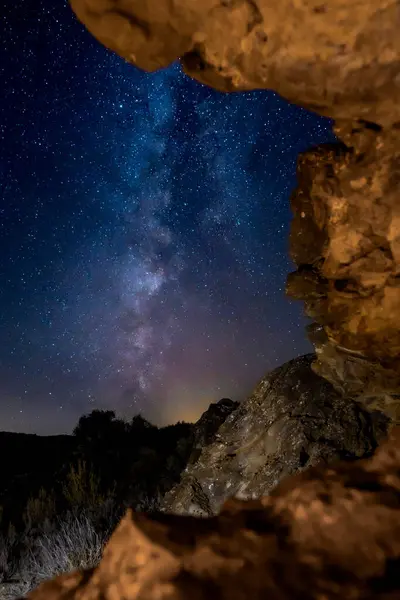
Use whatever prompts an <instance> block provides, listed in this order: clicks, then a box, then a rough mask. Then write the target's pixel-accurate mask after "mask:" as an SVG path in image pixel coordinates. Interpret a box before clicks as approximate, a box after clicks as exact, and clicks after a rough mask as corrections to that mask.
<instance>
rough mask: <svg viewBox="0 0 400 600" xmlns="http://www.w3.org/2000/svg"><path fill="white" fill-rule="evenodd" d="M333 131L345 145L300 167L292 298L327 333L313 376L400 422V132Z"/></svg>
mask: <svg viewBox="0 0 400 600" xmlns="http://www.w3.org/2000/svg"><path fill="white" fill-rule="evenodd" d="M335 130H336V133H337V136H338V138H339V139H340V140H341V141H342V142H343V143H338V144H336V145H335V144H333V145H326V146H319V147H318V148H316V149H313V150H310V151H309V152H306V153H305V154H303V155H301V156H300V157H299V160H298V187H297V189H296V190H295V191H294V193H293V195H292V210H293V214H294V218H293V223H292V229H291V255H292V258H293V260H294V262H295V263H296V264H297V265H298V269H297V271H296V272H295V273H292V274H291V275H290V276H289V278H288V284H287V291H288V293H289V295H291V296H294V297H296V298H299V299H301V300H303V301H304V305H305V309H306V312H307V314H308V315H309V316H310V317H312V318H313V319H314V320H315V321H316V322H317V323H318V324H319V325H320V327H316V326H312V327H311V328H310V338H311V340H312V341H313V342H314V345H315V347H316V350H317V357H318V360H317V361H316V363H315V364H314V369H315V370H316V372H317V373H319V374H320V375H322V376H323V377H326V379H328V380H329V381H331V383H332V384H333V385H334V386H335V387H336V388H337V389H338V390H340V391H341V392H342V393H344V394H346V395H347V396H351V397H353V398H357V399H358V400H359V401H361V402H363V404H364V405H365V406H366V407H367V408H369V407H371V408H379V409H380V410H383V411H385V412H387V413H388V414H389V415H390V416H391V417H392V418H393V419H394V420H395V421H398V422H400V410H399V407H400V404H399V398H400V397H399V390H400V196H399V184H400V170H399V168H400V140H399V135H398V134H399V130H398V129H397V127H393V128H387V129H383V128H380V127H378V126H377V125H373V124H371V123H362V122H351V121H339V122H337V124H336V127H335ZM321 326H322V327H321Z"/></svg>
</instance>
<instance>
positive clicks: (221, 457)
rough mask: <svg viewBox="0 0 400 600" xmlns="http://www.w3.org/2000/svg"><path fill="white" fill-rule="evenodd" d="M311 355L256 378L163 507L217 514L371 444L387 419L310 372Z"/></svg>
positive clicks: (367, 449) (367, 451) (369, 448)
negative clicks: (229, 503)
mask: <svg viewBox="0 0 400 600" xmlns="http://www.w3.org/2000/svg"><path fill="white" fill-rule="evenodd" d="M314 358H315V356H314V355H313V354H309V355H307V356H303V357H300V358H297V359H295V360H292V361H290V362H288V363H286V364H285V365H283V366H282V367H279V368H278V369H275V370H274V371H272V373H270V374H269V375H267V376H266V377H265V378H264V379H263V380H262V381H261V382H260V383H259V385H258V386H257V387H256V389H255V391H254V393H253V394H252V395H251V396H250V397H249V398H247V399H246V400H245V401H244V402H242V403H241V405H240V406H239V408H237V409H236V410H235V411H234V412H233V413H232V414H231V415H230V416H229V417H228V418H227V419H226V421H225V423H224V424H223V425H222V426H221V427H220V428H219V429H218V432H217V434H216V437H215V439H214V442H213V443H211V444H209V445H208V446H206V447H205V448H204V449H203V452H202V453H201V455H200V457H199V459H198V461H197V462H196V463H195V464H192V465H189V466H188V467H187V468H186V470H185V471H184V472H183V475H182V478H181V481H180V483H179V484H178V485H177V486H175V487H174V488H172V490H171V491H170V492H169V493H168V494H167V496H166V498H165V500H164V504H163V509H164V510H166V511H168V512H174V513H180V514H190V515H196V516H209V515H214V514H217V513H218V511H219V510H220V508H221V506H222V504H223V502H224V501H225V500H227V499H228V498H229V497H231V496H239V497H240V498H246V499H249V498H258V497H260V496H262V495H265V494H267V493H269V492H270V491H271V490H272V489H273V488H274V487H275V486H276V485H277V484H278V483H279V481H281V480H282V479H283V478H284V477H286V476H287V475H290V474H292V473H295V472H297V471H299V470H300V471H301V470H302V469H305V468H308V467H310V466H312V465H316V464H319V463H325V462H333V461H335V460H338V459H340V458H349V459H352V458H361V457H363V456H366V455H368V454H370V453H371V452H372V451H373V450H374V448H375V447H376V445H377V443H378V442H379V441H380V440H381V439H382V437H383V436H384V435H385V433H386V426H387V419H386V417H384V415H382V414H381V413H377V412H376V413H373V414H370V413H368V412H367V411H364V410H362V408H361V407H360V406H358V405H357V404H356V403H354V402H352V401H351V400H348V399H347V398H344V397H342V396H341V395H340V394H339V393H337V392H336V391H335V390H334V389H333V387H332V386H331V385H330V384H329V383H327V382H326V381H325V380H324V379H322V378H321V377H319V376H318V375H316V374H315V373H314V372H313V371H312V369H311V364H312V362H313V360H314Z"/></svg>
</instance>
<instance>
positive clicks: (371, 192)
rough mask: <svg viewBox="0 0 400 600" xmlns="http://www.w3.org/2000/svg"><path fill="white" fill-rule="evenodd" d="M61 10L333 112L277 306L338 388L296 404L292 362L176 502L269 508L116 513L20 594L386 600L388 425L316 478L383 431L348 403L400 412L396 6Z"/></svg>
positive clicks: (302, 170)
mask: <svg viewBox="0 0 400 600" xmlns="http://www.w3.org/2000/svg"><path fill="white" fill-rule="evenodd" d="M71 4H72V8H73V9H74V11H75V13H76V14H77V16H78V18H79V19H81V20H82V21H83V23H85V25H86V26H87V27H88V29H89V31H91V32H92V33H93V34H94V35H95V36H96V37H97V39H98V40H99V41H100V42H102V43H103V44H105V45H106V46H107V47H109V48H111V49H112V50H114V51H115V52H117V53H119V54H120V55H121V56H123V57H124V58H125V59H126V60H128V61H130V62H132V63H134V64H136V65H137V66H139V67H141V68H143V69H146V70H155V69H158V68H160V67H165V66H167V65H169V64H170V63H171V62H172V61H174V60H176V59H177V58H180V60H181V62H182V64H183V67H184V69H185V71H186V72H187V73H188V74H189V75H191V76H192V77H194V78H196V79H197V80H199V81H201V82H202V83H205V84H207V85H211V86H212V87H214V88H216V89H219V90H222V91H234V90H250V89H256V88H269V89H273V90H275V91H276V92H278V93H279V94H281V95H282V96H283V97H285V98H286V99H287V100H289V101H291V102H295V103H296V104H298V105H301V106H303V107H305V108H307V109H309V110H314V111H316V112H318V113H319V114H321V115H325V116H329V117H331V118H333V119H335V121H336V125H335V131H336V134H337V137H338V142H337V144H333V145H329V146H326V145H323V146H320V147H318V148H315V149H313V150H311V151H309V152H307V153H305V154H304V155H302V156H301V157H300V159H299V166H298V178H299V186H298V188H297V190H296V191H295V192H294V194H293V196H292V207H293V212H294V221H293V227H292V234H291V253H292V257H293V258H294V261H295V263H296V266H297V271H296V273H295V274H293V275H291V276H290V278H289V281H288V293H289V294H290V295H292V296H294V297H297V298H301V299H302V300H303V301H304V302H305V307H306V311H307V313H308V314H309V315H311V316H312V318H313V319H314V320H315V323H314V324H313V326H312V327H311V330H310V335H311V338H312V340H313V341H314V343H315V346H316V351H317V360H316V361H315V363H314V369H315V370H316V371H317V372H318V373H320V374H321V375H323V377H325V378H326V379H327V380H328V381H330V382H331V383H332V384H333V386H334V388H335V389H336V390H337V393H335V392H334V391H333V389H332V388H331V387H330V385H329V384H328V383H325V382H324V381H322V380H321V379H319V378H317V379H315V380H314V382H315V383H314V385H315V395H314V398H312V397H311V395H310V394H309V393H307V390H306V389H305V387H308V386H309V383H307V384H305V380H304V377H303V375H301V373H303V370H304V369H305V370H306V371H307V377H310V368H309V367H310V362H311V357H307V358H304V359H302V361H303V363H301V364H298V363H297V364H296V368H297V370H296V369H294V370H293V371H292V372H289V371H290V369H293V363H292V366H291V367H288V366H285V367H284V369H283V371H279V370H277V371H275V372H274V373H273V374H271V375H270V376H269V377H267V378H266V379H265V380H263V381H262V382H261V384H260V385H259V386H258V388H257V389H256V391H255V393H254V394H253V396H252V397H251V398H250V399H249V400H248V401H247V403H246V404H245V405H244V406H241V407H240V408H239V409H237V411H235V412H234V413H232V414H231V415H230V416H229V417H228V419H227V421H226V422H225V424H224V425H223V426H222V428H221V430H220V431H219V433H218V436H219V437H217V440H216V442H214V443H213V444H211V446H209V447H208V449H206V450H205V452H204V453H203V454H204V456H205V457H207V456H208V455H207V453H209V460H210V462H209V464H208V463H207V465H206V464H205V462H204V457H203V454H202V456H201V458H200V461H199V464H198V465H197V466H196V467H194V469H200V470H201V468H202V465H203V467H204V468H208V469H210V471H209V473H207V472H203V473H202V483H201V490H198V496H197V497H200V495H202V494H203V495H204V497H205V498H206V499H207V500H204V498H203V500H204V505H202V506H197V505H196V506H195V505H194V504H193V505H192V500H193V498H190V497H189V496H188V495H186V496H185V494H184V493H183V490H184V489H189V488H188V486H186V488H184V487H182V488H181V492H176V495H175V497H174V498H171V507H175V508H176V507H179V506H182V507H184V509H185V510H189V511H191V512H201V514H208V513H213V512H215V510H217V509H218V507H219V504H220V502H221V501H222V500H223V499H224V498H225V497H226V495H227V494H229V495H231V494H233V493H234V492H237V493H241V494H242V495H248V496H251V495H255V494H258V493H259V492H260V491H261V488H263V491H264V492H267V491H270V492H271V493H270V495H269V496H268V497H264V498H262V499H260V500H257V501H256V500H253V501H249V502H248V503H243V504H242V503H241V501H239V500H235V501H230V502H229V503H228V504H226V505H225V506H224V508H223V510H222V513H221V515H220V516H219V517H212V518H209V519H193V518H192V517H181V516H176V515H165V514H163V515H160V516H159V517H158V518H157V519H155V518H153V519H152V520H151V519H149V518H146V517H144V516H141V515H133V514H131V513H129V514H128V515H127V516H126V518H125V519H124V521H123V522H122V523H121V525H120V527H119V528H118V529H117V530H116V532H115V534H114V535H113V537H112V539H111V541H110V543H109V545H108V547H107V550H106V553H105V556H104V559H103V561H102V563H101V564H100V566H99V567H98V568H97V569H96V570H94V571H91V572H86V573H82V574H79V573H73V574H71V575H66V576H61V577H60V578H57V579H55V580H53V581H52V582H48V583H45V584H43V585H42V586H41V587H40V588H39V589H38V590H37V591H35V592H33V593H32V595H31V598H32V600H50V599H52V598H54V599H58V598H59V599H60V600H61V599H62V598H66V597H68V598H76V599H78V598H79V599H80V600H86V599H87V600H89V599H91V600H93V599H97V598H112V599H117V598H121V597H123V598H129V599H132V600H133V599H135V598H136V599H138V600H139V599H140V600H144V599H146V600H152V599H154V600H155V599H156V598H157V599H165V600H166V599H167V598H168V599H169V600H175V599H176V600H178V599H183V598H193V599H197V600H201V599H203V598H204V599H205V600H206V599H207V600H208V599H209V598H211V597H212V598H214V599H215V600H218V599H221V600H223V599H224V600H225V599H226V600H228V598H229V600H242V599H246V600H247V599H248V598H252V599H253V598H254V599H261V598H273V599H274V600H289V599H291V600H292V599H294V598H298V599H300V598H309V599H315V600H317V599H318V600H336V599H338V600H339V599H340V600H342V599H343V598H349V599H352V600H368V599H372V598H374V599H378V600H392V599H393V600H394V599H395V598H396V599H397V598H399V597H400V578H399V572H400V433H399V430H398V428H394V429H393V430H392V438H391V441H390V442H389V443H387V444H386V445H385V446H384V447H381V448H380V449H379V450H378V451H377V452H376V454H375V455H374V456H373V458H372V459H369V460H367V461H355V462H350V463H346V464H341V465H339V466H336V467H332V466H325V467H323V466H321V465H320V466H316V467H313V466H312V465H314V464H316V463H320V462H324V461H331V460H333V459H334V458H337V457H339V456H341V454H343V453H344V455H345V456H347V455H350V456H351V457H358V456H362V455H365V454H368V453H371V452H372V451H373V449H374V446H375V445H376V443H377V441H378V440H379V439H380V436H381V432H383V431H384V429H385V424H386V422H384V421H382V420H381V418H379V417H375V416H373V415H371V414H369V413H367V412H365V411H364V410H362V409H361V408H360V407H359V406H358V405H356V404H355V403H354V402H353V400H352V399H357V401H360V402H362V403H363V405H364V406H365V407H367V408H368V409H369V410H370V411H372V410H373V408H374V407H376V406H379V407H383V409H384V410H385V411H386V412H387V413H388V414H389V415H390V416H391V417H392V418H394V420H398V419H399V409H398V407H399V399H400V352H399V350H400V327H399V318H400V250H399V248H400V245H399V244H400V213H399V210H400V209H399V203H398V201H396V200H397V198H398V195H399V186H400V172H399V165H400V161H399V145H400V142H399V141H398V130H399V123H400V60H399V55H400V36H399V35H398V29H399V23H400V5H399V2H398V1H397V0H353V1H351V2H350V1H349V0H330V1H329V2H328V1H324V0H279V2H278V1H272V0H202V1H198V0H174V2H171V1H169V0H71ZM266 235H267V233H266ZM294 372H296V375H295V376H294V380H293V373H294ZM285 377H287V378H288V379H290V377H292V386H290V385H289V384H288V385H286V387H285V384H284V382H283V379H284V378H285ZM315 377H317V376H315ZM317 382H318V383H317ZM279 389H281V390H283V389H285V393H280V392H279ZM343 392H344V393H345V394H346V395H347V396H348V397H347V398H346V399H344V397H343V396H342V394H343ZM318 397H320V398H321V400H320V402H319V403H318V401H317V402H316V403H314V401H315V400H316V399H318ZM267 399H268V401H269V405H268V406H266V405H265V402H266V400H267ZM250 404H251V407H252V411H248V413H247V414H248V415H250V416H248V417H247V420H246V413H245V412H244V410H245V408H246V406H247V408H248V407H249V405H250ZM253 413H254V414H257V415H258V417H259V419H260V420H261V421H259V422H258V423H257V428H255V425H254V422H252V418H253V417H252V416H251V415H252V414H253ZM263 424H264V425H265V432H263V431H262V425H263ZM316 425H318V426H321V428H322V429H321V431H320V432H318V429H317V427H316ZM236 426H237V427H238V431H236V430H235V427H236ZM229 428H230V429H229ZM321 432H322V433H321ZM345 432H346V433H345ZM225 434H226V439H225ZM222 435H224V438H222ZM283 452H285V456H283V455H282V454H281V453H283ZM219 461H220V462H219ZM222 466H223V470H222V469H221V467H222ZM305 467H310V468H309V469H307V471H304V472H302V473H299V474H298V475H296V476H294V477H291V478H289V479H286V480H285V481H284V482H282V483H281V484H280V485H279V486H278V488H276V489H274V490H273V491H272V488H273V486H274V485H275V484H276V483H277V481H278V480H279V479H281V478H282V477H283V476H284V475H286V474H288V475H289V474H290V473H291V472H292V471H294V470H296V469H298V468H305ZM195 472H196V473H197V471H195ZM239 473H240V477H241V478H242V481H240V480H239V478H238V474H239ZM216 475H217V478H216V479H214V480H213V481H211V478H212V477H215V476H216ZM187 476H189V473H188V474H187ZM207 477H209V478H208V479H207ZM266 482H267V483H266ZM197 483H198V479H197V480H196V479H193V480H192V483H191V486H192V487H193V486H194V487H196V485H197ZM192 484H193V485H192ZM204 488H206V489H204ZM200 491H201V493H200ZM180 494H181V495H180ZM202 497H203V496H202ZM196 502H197V499H196ZM179 503H180V504H179ZM185 503H186V504H185ZM197 504H199V503H197Z"/></svg>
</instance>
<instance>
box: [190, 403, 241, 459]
mask: <svg viewBox="0 0 400 600" xmlns="http://www.w3.org/2000/svg"><path fill="white" fill-rule="evenodd" d="M238 406H239V403H238V402H233V400H230V399H229V398H222V400H219V402H213V403H212V404H210V406H209V407H208V408H207V410H206V411H205V412H204V413H203V414H202V415H201V417H200V419H199V420H198V421H196V423H195V424H194V425H193V445H192V451H191V454H190V456H189V459H188V464H192V463H194V462H196V461H197V459H198V458H199V456H200V454H201V451H202V450H203V448H204V447H205V446H208V444H211V443H212V442H213V441H214V439H215V435H216V433H217V431H218V429H219V428H220V427H221V425H222V423H224V421H226V419H227V418H228V417H229V415H230V414H231V413H232V412H233V411H234V410H236V409H237V408H238Z"/></svg>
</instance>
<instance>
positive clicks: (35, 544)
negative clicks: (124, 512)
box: [0, 502, 119, 600]
mask: <svg viewBox="0 0 400 600" xmlns="http://www.w3.org/2000/svg"><path fill="white" fill-rule="evenodd" d="M118 516H119V515H118V514H117V512H116V511H115V508H114V507H113V505H112V502H108V503H107V502H106V503H105V504H104V505H103V506H102V507H100V508H99V510H98V512H97V514H94V513H93V511H89V510H81V511H80V512H79V514H74V513H72V512H70V513H68V514H67V515H66V517H65V518H64V519H63V520H59V521H57V522H54V523H53V524H52V525H51V527H49V524H48V523H47V526H46V528H45V529H43V530H42V531H41V532H40V533H39V534H38V533H36V537H35V538H34V539H32V537H31V536H32V530H28V529H27V531H26V532H25V533H24V534H23V535H21V536H17V535H16V534H15V533H13V532H12V531H11V535H10V536H9V535H6V536H0V600H12V599H13V598H17V597H21V596H24V595H26V594H27V593H28V592H29V591H31V590H32V589H34V588H35V587H36V586H37V585H39V583H41V582H42V581H45V580H46V579H51V578H53V577H55V576H56V575H60V574H62V573H68V572H69V571H73V570H75V569H88V568H92V567H96V566H97V565H98V564H99V562H100V560H101V557H102V553H103V549H104V546H105V544H106V543H107V541H108V539H109V537H110V535H111V533H112V531H113V529H114V528H115V525H116V523H117V521H118ZM46 529H47V531H46Z"/></svg>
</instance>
